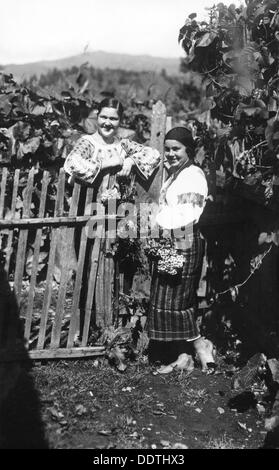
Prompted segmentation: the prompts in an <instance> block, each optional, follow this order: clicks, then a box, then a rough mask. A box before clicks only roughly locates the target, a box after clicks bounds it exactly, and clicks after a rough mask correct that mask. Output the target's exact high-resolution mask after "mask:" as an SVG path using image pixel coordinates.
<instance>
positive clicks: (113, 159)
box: [101, 153, 123, 170]
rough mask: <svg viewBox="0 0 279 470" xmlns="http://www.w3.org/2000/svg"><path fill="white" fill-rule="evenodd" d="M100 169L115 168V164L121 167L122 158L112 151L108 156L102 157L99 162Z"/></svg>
mask: <svg viewBox="0 0 279 470" xmlns="http://www.w3.org/2000/svg"><path fill="white" fill-rule="evenodd" d="M101 165H102V166H101V169H102V170H107V169H108V168H115V167H117V166H120V167H122V165H123V158H121V157H120V156H119V154H118V153H114V154H113V155H111V156H110V157H108V158H104V159H103V160H102V163H101Z"/></svg>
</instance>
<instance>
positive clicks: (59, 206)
mask: <svg viewBox="0 0 279 470" xmlns="http://www.w3.org/2000/svg"><path fill="white" fill-rule="evenodd" d="M64 190H65V172H64V170H63V169H62V168H61V169H60V173H59V179H58V187H57V198H56V201H55V208H54V215H55V216H60V215H61V213H62V212H63V202H64ZM58 235H59V228H53V229H52V233H51V243H50V251H49V259H48V269H47V277H46V290H45V295H44V301H43V307H42V314H41V322H40V332H39V339H38V343H37V349H42V348H43V347H44V342H45V333H46V326H47V318H48V311H49V307H50V302H51V293H52V282H53V270H54V262H55V252H56V246H57V240H58Z"/></svg>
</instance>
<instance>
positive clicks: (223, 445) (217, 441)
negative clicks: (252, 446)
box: [206, 435, 242, 449]
mask: <svg viewBox="0 0 279 470" xmlns="http://www.w3.org/2000/svg"><path fill="white" fill-rule="evenodd" d="M206 448H207V449H241V448H242V447H241V446H238V445H236V444H235V443H234V441H233V439H230V438H228V437H227V436H226V435H224V436H222V437H220V438H214V439H210V441H209V442H208V445H207V447H206Z"/></svg>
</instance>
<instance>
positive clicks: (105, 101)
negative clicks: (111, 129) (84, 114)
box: [97, 98, 124, 119]
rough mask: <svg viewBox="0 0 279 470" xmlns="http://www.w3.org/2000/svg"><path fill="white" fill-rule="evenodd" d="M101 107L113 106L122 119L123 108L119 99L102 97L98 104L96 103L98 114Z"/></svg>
mask: <svg viewBox="0 0 279 470" xmlns="http://www.w3.org/2000/svg"><path fill="white" fill-rule="evenodd" d="M103 108H114V109H116V111H117V113H118V116H119V119H122V116H123V113H124V108H123V105H122V103H120V101H118V100H116V99H115V98H104V99H103V100H102V101H101V102H100V103H99V104H98V108H97V109H98V114H99V113H100V112H101V110H102V109H103Z"/></svg>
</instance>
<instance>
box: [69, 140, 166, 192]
mask: <svg viewBox="0 0 279 470" xmlns="http://www.w3.org/2000/svg"><path fill="white" fill-rule="evenodd" d="M115 152H116V153H117V154H118V155H120V157H122V158H123V159H125V158H127V157H131V158H132V159H133V160H134V163H135V165H136V167H137V169H138V171H139V173H140V175H141V176H143V177H144V178H145V179H148V178H149V177H150V176H151V174H152V173H153V171H154V170H155V168H156V167H157V166H158V165H159V162H160V153H159V152H158V150H156V149H153V148H151V147H148V146H145V145H141V144H138V143H137V142H133V141H130V140H129V139H120V140H117V141H116V142H115V143H113V144H102V143H100V142H97V141H96V140H95V139H94V134H93V135H84V136H82V137H81V138H80V139H79V140H78V141H77V143H76V145H75V146H74V148H73V150H72V151H71V152H70V153H69V155H68V156H67V158H66V160H65V164H64V169H65V171H66V173H68V174H69V175H70V176H71V177H74V178H77V179H79V180H81V181H83V182H85V183H87V184H93V183H94V180H95V179H96V177H97V176H98V174H99V172H100V170H101V162H102V159H104V158H107V157H110V156H112V155H113V154H114V153H115Z"/></svg>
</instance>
